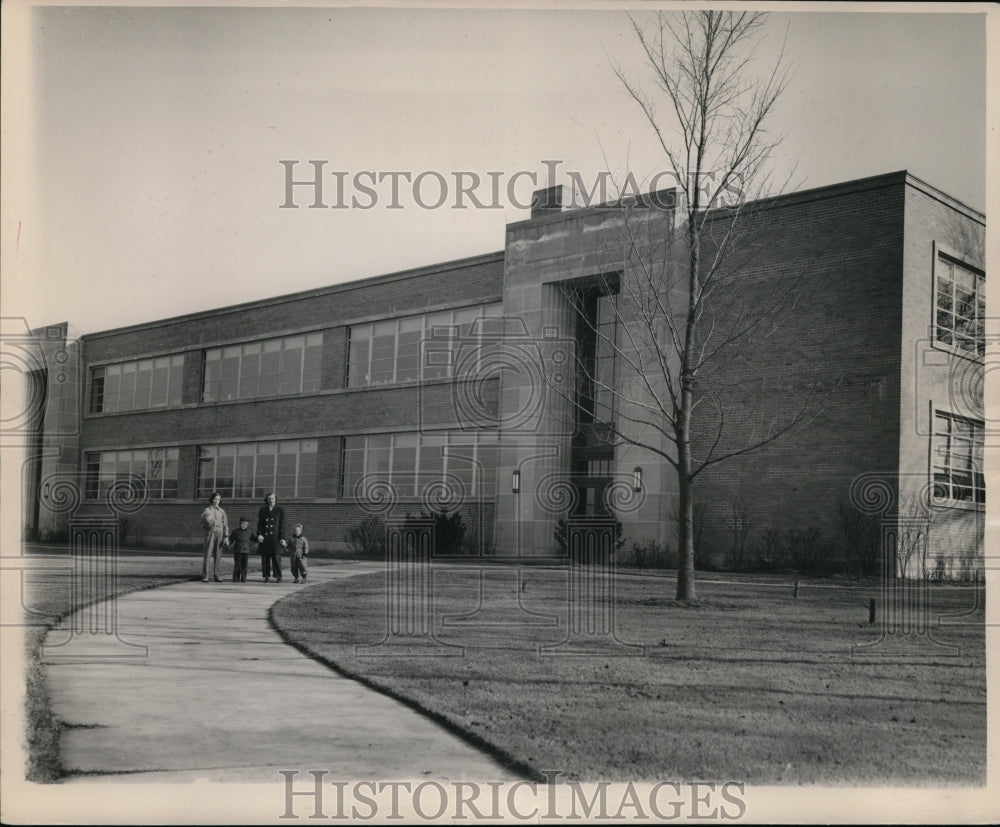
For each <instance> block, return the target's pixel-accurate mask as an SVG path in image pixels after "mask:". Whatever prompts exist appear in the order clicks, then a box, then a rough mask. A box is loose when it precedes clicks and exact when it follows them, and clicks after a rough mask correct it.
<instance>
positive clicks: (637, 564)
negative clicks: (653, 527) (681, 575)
mask: <svg viewBox="0 0 1000 827" xmlns="http://www.w3.org/2000/svg"><path fill="white" fill-rule="evenodd" d="M616 559H617V561H618V565H619V566H621V567H622V568H626V569H673V568H677V559H676V556H675V555H674V554H673V552H672V551H671V549H670V544H669V543H663V544H660V543H658V542H656V540H654V539H653V538H652V537H644V538H643V539H641V540H633V541H632V545H631V547H630V548H629V550H628V552H627V553H626V554H622V555H618V556H616Z"/></svg>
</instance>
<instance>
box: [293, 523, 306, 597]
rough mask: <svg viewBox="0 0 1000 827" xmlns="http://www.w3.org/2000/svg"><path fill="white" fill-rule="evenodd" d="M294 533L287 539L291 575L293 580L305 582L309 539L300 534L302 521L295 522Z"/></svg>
mask: <svg viewBox="0 0 1000 827" xmlns="http://www.w3.org/2000/svg"><path fill="white" fill-rule="evenodd" d="M294 531H295V533H294V534H292V539H290V540H289V541H288V557H289V561H290V562H291V567H292V576H293V577H294V578H295V582H296V583H298V582H299V578H300V577H301V578H302V582H303V583H305V582H306V557H308V556H309V541H308V540H307V539H306V538H305V537H303V536H302V523H296V524H295V529H294Z"/></svg>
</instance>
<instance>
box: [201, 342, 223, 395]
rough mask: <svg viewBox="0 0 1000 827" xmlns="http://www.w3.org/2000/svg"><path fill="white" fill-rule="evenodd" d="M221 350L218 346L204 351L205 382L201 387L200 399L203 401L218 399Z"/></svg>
mask: <svg viewBox="0 0 1000 827" xmlns="http://www.w3.org/2000/svg"><path fill="white" fill-rule="evenodd" d="M221 359H222V351H221V350H220V349H218V348H215V349H213V350H206V351H205V384H204V387H203V388H202V399H203V400H204V401H205V402H217V401H218V400H219V377H220V374H219V362H220V361H221Z"/></svg>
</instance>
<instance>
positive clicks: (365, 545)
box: [344, 516, 385, 557]
mask: <svg viewBox="0 0 1000 827" xmlns="http://www.w3.org/2000/svg"><path fill="white" fill-rule="evenodd" d="M344 542H345V543H347V547H348V548H349V549H350V550H351V553H352V554H353V555H354V556H355V557H384V556H385V520H383V519H382V518H381V517H376V516H371V517H366V518H365V519H364V520H362V521H361V522H360V523H358V524H357V525H355V526H353V527H352V528H349V529H347V532H346V533H345V534H344Z"/></svg>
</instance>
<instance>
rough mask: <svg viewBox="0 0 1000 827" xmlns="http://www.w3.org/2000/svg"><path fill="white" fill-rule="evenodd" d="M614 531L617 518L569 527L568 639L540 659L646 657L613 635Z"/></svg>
mask: <svg viewBox="0 0 1000 827" xmlns="http://www.w3.org/2000/svg"><path fill="white" fill-rule="evenodd" d="M616 527H617V521H616V520H615V518H614V517H572V518H570V519H569V520H568V521H567V526H566V529H567V530H566V545H567V549H568V551H569V583H568V589H567V609H568V613H569V616H568V623H567V626H568V631H567V637H566V638H565V640H563V641H562V642H561V643H558V644H556V645H554V646H545V647H541V648H540V650H539V651H540V654H542V655H589V656H594V657H607V656H622V655H639V656H641V655H644V654H645V647H644V646H640V645H636V644H631V643H625V642H623V641H621V640H619V639H618V635H617V633H616V629H615V577H616V570H615V538H616Z"/></svg>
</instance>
